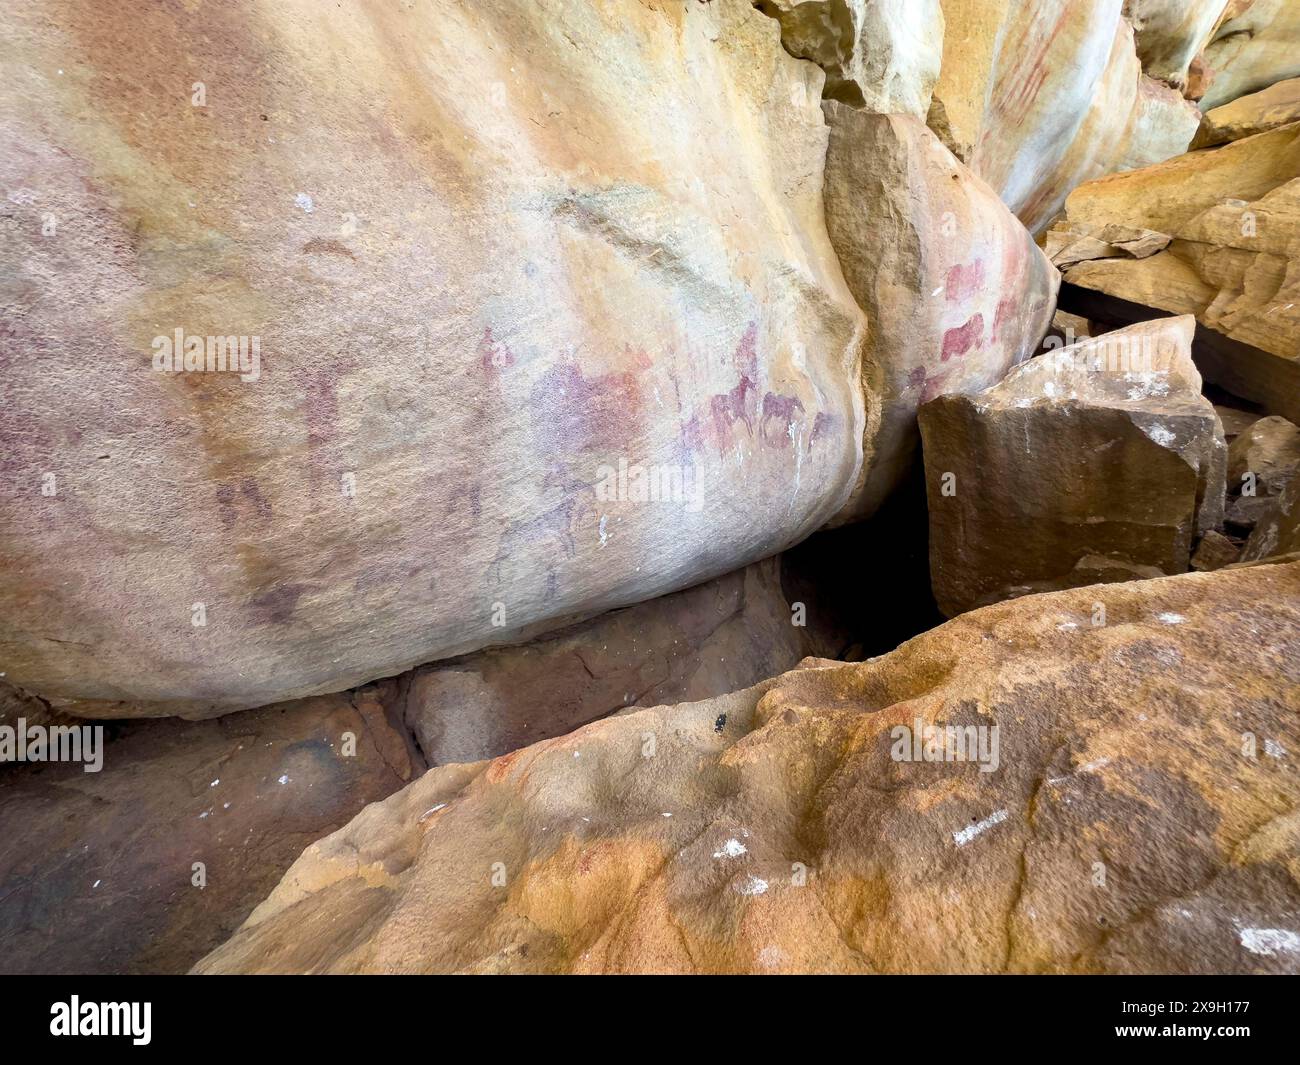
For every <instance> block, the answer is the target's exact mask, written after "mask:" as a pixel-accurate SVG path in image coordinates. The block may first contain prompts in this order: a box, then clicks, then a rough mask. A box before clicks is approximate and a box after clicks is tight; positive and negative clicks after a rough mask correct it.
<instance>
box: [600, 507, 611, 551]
mask: <svg viewBox="0 0 1300 1065" xmlns="http://www.w3.org/2000/svg"><path fill="white" fill-rule="evenodd" d="M608 521H609V516H608V515H607V514H602V515H601V516H600V546H601V547H604V546H605V545H606V544H607V543H609V533H607V532H606V531H605V523H606V522H608Z"/></svg>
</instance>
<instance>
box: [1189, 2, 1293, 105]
mask: <svg viewBox="0 0 1300 1065" xmlns="http://www.w3.org/2000/svg"><path fill="white" fill-rule="evenodd" d="M1205 62H1206V65H1207V66H1208V67H1209V68H1210V69H1212V70H1213V71H1214V77H1213V80H1211V82H1210V84H1209V88H1208V90H1207V91H1206V94H1205V96H1204V98H1203V99H1202V100H1201V107H1202V108H1203V109H1204V110H1207V111H1209V110H1212V109H1213V108H1216V107H1220V106H1222V105H1223V104H1226V103H1230V102H1231V101H1233V100H1235V99H1237V98H1238V97H1240V96H1245V95H1247V94H1248V93H1252V92H1258V91H1259V90H1260V89H1266V88H1268V86H1270V85H1272V84H1274V83H1275V82H1279V81H1283V80H1285V79H1287V78H1294V77H1297V76H1300V4H1296V3H1295V0H1254V3H1252V4H1249V5H1247V6H1246V7H1245V9H1244V10H1243V11H1242V12H1241V13H1240V14H1238V15H1237V16H1236V17H1235V18H1232V19H1230V20H1229V21H1227V22H1225V23H1224V24H1223V25H1222V26H1220V27H1219V30H1218V32H1217V33H1216V34H1215V39H1214V40H1213V41H1212V42H1211V43H1210V44H1209V45H1208V46H1207V47H1206V49H1205Z"/></svg>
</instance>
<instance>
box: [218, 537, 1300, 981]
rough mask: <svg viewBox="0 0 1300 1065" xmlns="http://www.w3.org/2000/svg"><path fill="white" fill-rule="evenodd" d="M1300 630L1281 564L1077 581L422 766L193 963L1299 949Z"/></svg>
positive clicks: (738, 966)
mask: <svg viewBox="0 0 1300 1065" xmlns="http://www.w3.org/2000/svg"><path fill="white" fill-rule="evenodd" d="M1098 603H1101V604H1103V605H1104V607H1105V619H1104V621H1105V623H1104V624H1102V625H1099V626H1096V625H1094V619H1095V618H1096V617H1097V604H1098ZM1298 634H1300V564H1296V563H1293V564H1290V565H1258V566H1254V567H1250V568H1246V569H1234V570H1225V571H1222V572H1219V573H1213V574H1190V575H1186V576H1182V577H1172V578H1167V579H1163V580H1158V581H1153V582H1149V583H1142V584H1130V585H1112V586H1108V587H1104V588H1089V589H1081V590H1076V591H1071V592H1063V593H1058V594H1055V595H1050V596H1039V597H1034V598H1031V599H1021V600H1017V601H1015V602H1012V603H1005V604H1000V605H997V606H993V607H989V608H988V609H985V610H981V611H978V612H976V613H973V614H968V615H966V616H964V617H963V618H961V619H959V620H957V621H954V622H951V623H949V624H947V625H944V626H942V627H941V628H939V629H936V630H934V631H932V632H929V633H926V634H924V635H922V636H920V637H918V638H916V639H914V640H911V641H910V642H908V643H907V644H904V645H903V646H902V647H901V648H899V649H898V650H897V651H895V652H893V653H892V654H889V655H886V656H884V657H882V658H878V659H875V660H873V661H870V662H864V663H860V664H854V665H839V664H832V663H810V664H809V665H810V667H811V668H804V669H800V670H797V671H795V672H792V673H788V674H786V675H785V676H784V677H781V678H779V679H778V680H777V681H776V682H774V683H770V684H766V685H762V686H760V687H758V688H755V689H752V690H751V691H749V692H743V693H737V694H735V695H731V696H726V697H723V698H721V699H716V700H710V701H707V702H703V703H694V704H687V705H683V706H677V707H660V708H654V709H647V710H640V711H637V712H635V713H629V714H621V715H618V716H615V717H612V718H609V719H607V720H604V721H600V722H597V723H595V724H592V725H589V726H587V727H586V728H583V729H581V730H579V731H578V732H576V733H574V734H573V735H571V736H568V737H565V738H564V739H562V740H552V741H548V742H546V743H541V744H536V745H534V746H533V747H530V748H528V749H527V750H524V751H521V752H518V753H516V754H514V755H508V756H506V757H504V758H499V759H497V760H495V761H494V762H491V763H488V764H480V765H476V766H452V767H447V768H445V769H435V770H432V771H431V772H429V773H428V774H426V775H425V776H424V777H422V778H421V779H420V780H418V781H417V782H415V783H414V784H412V785H411V786H410V787H408V788H406V789H404V790H403V791H402V792H400V793H399V794H397V795H394V796H393V797H391V798H390V799H388V800H386V801H385V802H383V803H379V804H376V805H374V806H371V807H369V808H368V809H367V810H365V811H363V812H362V813H361V814H360V815H359V816H358V817H357V818H356V819H354V820H353V821H352V823H351V824H350V825H348V826H347V827H346V828H344V829H342V830H341V831H339V832H337V833H335V834H334V835H333V836H330V837H328V838H326V839H324V840H321V841H320V842H319V843H317V844H315V845H313V846H312V847H310V848H308V849H307V851H306V852H305V853H304V854H303V856H302V857H301V858H300V859H299V860H298V862H297V863H296V864H295V865H294V867H293V868H292V869H291V870H290V871H289V873H288V874H287V875H286V876H285V878H284V879H283V880H282V881H281V883H280V885H279V886H278V887H277V888H276V889H275V891H274V892H272V894H271V896H270V897H269V898H268V899H267V900H266V902H264V903H263V904H262V905H261V906H259V907H258V908H257V909H256V910H255V911H254V913H253V914H252V916H251V917H250V918H249V920H248V921H247V922H246V923H245V925H244V926H243V928H241V929H240V931H239V932H238V933H236V934H235V936H234V937H232V938H231V940H230V941H229V942H227V943H226V944H225V945H224V946H222V947H221V948H220V949H218V950H217V951H215V952H214V953H212V954H211V955H209V956H208V957H207V958H206V959H204V960H203V962H201V963H200V964H199V966H198V967H197V969H198V971H199V972H344V973H346V972H559V973H564V972H584V973H617V972H669V973H671V972H687V973H724V972H742V973H743V972H877V973H901V972H922V973H936V972H963V973H991V972H1014V973H1059V972H1077V973H1162V974H1166V973H1256V972H1258V973H1294V972H1296V971H1297V968H1298V967H1300V959H1298V958H1297V956H1296V954H1295V953H1294V951H1291V950H1288V949H1273V948H1271V947H1270V944H1276V943H1277V941H1278V940H1281V941H1283V942H1292V941H1294V940H1295V939H1296V938H1297V937H1300V924H1298V923H1297V917H1296V914H1297V913H1298V912H1300V867H1297V860H1296V855H1297V853H1298V851H1300V835H1298V834H1297V833H1298V832H1300V774H1297V773H1296V772H1295V771H1294V760H1295V758H1296V753H1295V752H1296V751H1297V750H1300V635H1298ZM723 714H725V715H726V717H725V723H724V724H722V726H721V727H717V724H716V723H717V722H718V721H719V720H720V719H721V717H722V715H723ZM918 719H920V721H921V722H922V724H923V726H928V725H953V726H957V725H961V726H967V725H971V726H979V725H986V726H995V725H996V726H997V727H998V730H999V733H998V735H999V740H998V748H999V759H998V768H997V769H996V770H994V771H992V772H987V773H985V772H981V771H980V768H981V766H980V765H977V764H973V763H971V762H955V761H954V762H933V761H931V762H926V761H910V762H909V761H901V760H896V759H895V757H893V756H892V755H893V754H895V753H897V752H898V750H899V734H898V733H896V731H895V730H897V729H899V728H906V729H912V728H913V727H914V723H915V722H916V721H917V720H918ZM1246 734H1250V736H1253V737H1254V741H1255V744H1256V748H1255V750H1254V751H1253V756H1251V755H1248V754H1247V753H1246V744H1247V735H1246ZM650 735H653V736H654V737H657V748H656V749H655V752H654V756H653V757H646V756H645V744H646V742H647V740H646V737H647V736H650ZM986 735H989V736H990V740H989V742H990V745H991V734H986ZM902 749H903V750H904V751H906V750H909V747H908V745H906V744H904V745H903V747H902ZM989 750H990V751H991V746H990V748H989ZM985 764H987V765H992V761H991V760H986V762H985ZM666 815H671V816H666ZM495 863H500V865H499V866H496V865H495ZM494 866H495V870H496V872H497V873H498V874H499V875H498V879H497V883H498V884H501V885H502V886H494V884H493V875H494ZM501 876H504V878H505V879H504V881H502V880H501V879H500V877H501Z"/></svg>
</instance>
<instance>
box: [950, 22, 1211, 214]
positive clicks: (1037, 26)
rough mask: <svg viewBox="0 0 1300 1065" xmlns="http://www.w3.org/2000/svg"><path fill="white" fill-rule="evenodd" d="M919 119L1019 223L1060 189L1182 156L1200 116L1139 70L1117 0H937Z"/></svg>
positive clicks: (1055, 202)
mask: <svg viewBox="0 0 1300 1065" xmlns="http://www.w3.org/2000/svg"><path fill="white" fill-rule="evenodd" d="M943 8H944V16H945V19H946V21H947V30H946V34H945V38H944V56H943V67H942V70H941V73H940V77H939V82H938V84H937V85H936V86H935V89H934V99H933V104H932V107H931V111H930V116H929V121H930V125H931V127H932V128H934V130H935V131H936V132H937V133H938V134H939V135H940V136H941V137H942V138H943V140H944V143H945V144H947V145H948V147H949V148H951V149H952V150H953V151H954V152H955V153H956V154H957V155H958V157H960V158H961V159H962V160H963V161H965V162H967V163H968V164H969V165H970V167H971V169H972V170H974V171H975V173H976V174H978V175H979V176H980V177H982V178H984V180H985V181H987V182H988V183H989V184H990V185H991V186H992V187H993V188H994V189H995V190H996V191H997V193H998V195H999V196H1001V197H1002V199H1003V200H1004V201H1005V202H1006V203H1007V205H1008V206H1009V207H1010V208H1011V209H1012V211H1013V212H1015V214H1016V215H1017V216H1018V217H1019V218H1020V219H1021V221H1022V222H1024V224H1025V225H1026V226H1027V227H1028V228H1029V229H1030V230H1033V231H1038V230H1041V229H1042V228H1043V227H1044V226H1045V225H1046V224H1047V223H1048V222H1050V221H1051V219H1052V218H1053V217H1054V216H1055V215H1056V214H1057V213H1058V212H1059V210H1060V208H1061V204H1062V203H1063V202H1064V200H1065V197H1066V196H1067V195H1068V194H1069V192H1070V190H1071V189H1073V188H1074V187H1075V186H1077V185H1079V184H1080V183H1081V182H1084V181H1088V180H1090V179H1092V178H1095V177H1097V176H1099V175H1101V174H1106V173H1110V172H1112V171H1114V170H1120V169H1127V168H1132V167H1139V166H1145V165H1147V164H1149V163H1152V162H1155V161H1157V160H1161V159H1168V158H1169V157H1170V156H1173V155H1177V154H1179V153H1180V152H1182V151H1184V150H1185V149H1186V147H1187V145H1188V143H1189V142H1190V141H1191V139H1192V137H1193V135H1194V134H1195V133H1196V129H1197V125H1198V123H1199V113H1198V112H1197V110H1196V108H1195V107H1193V106H1192V105H1191V104H1189V103H1188V102H1187V101H1186V100H1184V99H1183V98H1182V96H1181V94H1180V93H1178V92H1177V91H1175V90H1173V89H1170V88H1167V87H1165V86H1163V85H1160V84H1159V83H1158V82H1156V81H1155V80H1153V79H1151V78H1148V77H1146V76H1145V75H1143V73H1142V69H1141V63H1140V62H1139V60H1138V57H1137V50H1136V45H1135V43H1134V37H1133V28H1132V26H1131V25H1130V24H1129V23H1128V21H1127V20H1125V19H1124V18H1123V17H1122V14H1121V11H1122V0H1082V2H1080V0H945V2H944V5H943Z"/></svg>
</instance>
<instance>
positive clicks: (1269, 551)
mask: <svg viewBox="0 0 1300 1065" xmlns="http://www.w3.org/2000/svg"><path fill="white" fill-rule="evenodd" d="M1295 551H1300V477H1298V478H1292V479H1291V480H1290V481H1288V482H1287V484H1286V486H1285V488H1283V490H1282V494H1281V495H1280V496H1277V497H1276V498H1274V499H1270V500H1268V505H1267V506H1266V507H1264V508H1263V509H1262V511H1261V513H1260V515H1259V517H1258V519H1257V520H1256V522H1255V525H1254V528H1253V530H1252V531H1251V534H1250V539H1249V540H1247V541H1246V547H1245V549H1244V550H1243V551H1242V553H1241V560H1242V561H1243V562H1254V561H1257V560H1259V559H1265V558H1275V557H1278V556H1282V555H1290V554H1291V553H1293V552H1295Z"/></svg>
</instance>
